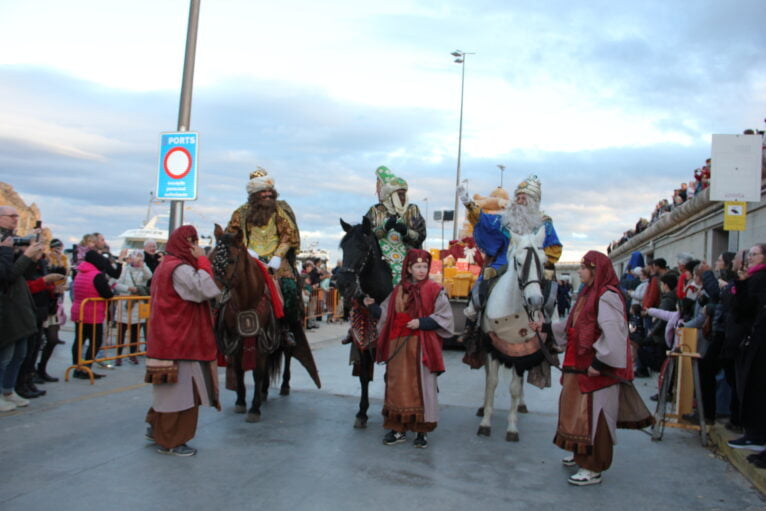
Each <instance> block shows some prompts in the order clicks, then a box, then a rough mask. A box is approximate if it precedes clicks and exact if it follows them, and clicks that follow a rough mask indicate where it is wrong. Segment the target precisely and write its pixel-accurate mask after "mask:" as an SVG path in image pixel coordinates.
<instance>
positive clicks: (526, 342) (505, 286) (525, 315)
mask: <svg viewBox="0 0 766 511" xmlns="http://www.w3.org/2000/svg"><path fill="white" fill-rule="evenodd" d="M544 238H545V229H544V228H540V229H538V230H537V232H535V233H530V234H523V235H521V234H516V233H511V243H510V244H509V246H508V261H509V264H508V269H507V271H506V272H505V273H504V274H503V275H501V276H500V277H499V278H498V280H497V282H496V283H495V285H494V287H493V288H492V290H491V291H490V294H489V298H488V299H487V304H486V306H485V308H484V312H483V314H482V318H481V330H482V336H483V337H484V339H485V340H487V341H488V342H487V344H488V354H487V360H486V363H485V365H484V368H485V371H486V374H485V387H484V406H483V407H482V408H480V409H479V411H478V412H477V415H479V416H482V420H481V424H480V425H479V430H478V432H477V434H478V435H484V436H489V435H490V433H491V426H490V422H491V418H492V410H493V406H494V399H495V388H496V387H497V383H498V371H499V368H500V364H503V365H504V366H506V367H508V368H513V369H514V370H513V371H512V377H511V385H510V392H511V409H510V411H509V412H508V429H507V431H506V435H505V439H506V440H507V441H509V442H518V441H519V431H518V427H517V421H518V413H519V412H522V413H525V412H526V405H524V401H523V399H524V394H523V392H524V387H523V386H524V380H523V374H524V371H525V370H527V369H531V368H533V367H536V366H538V365H539V364H541V363H542V362H543V361H545V360H546V357H545V354H544V352H543V351H542V350H544V349H546V348H545V346H542V345H541V340H540V337H539V336H538V335H537V334H536V333H535V332H534V331H533V330H532V329H531V328H530V327H529V322H530V321H532V320H535V319H537V316H538V315H539V314H540V313H541V311H542V307H543V305H544V298H543V292H542V289H543V265H542V261H543V260H544V257H545V255H544V253H543V250H542V243H543V240H544Z"/></svg>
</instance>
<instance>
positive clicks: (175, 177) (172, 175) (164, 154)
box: [156, 131, 199, 200]
mask: <svg viewBox="0 0 766 511" xmlns="http://www.w3.org/2000/svg"><path fill="white" fill-rule="evenodd" d="M198 141H199V139H198V133H196V132H193V131H181V132H172V133H161V134H160V166H159V171H158V173H157V195H156V197H157V198H158V199H164V200H197V147H198V145H199V144H198Z"/></svg>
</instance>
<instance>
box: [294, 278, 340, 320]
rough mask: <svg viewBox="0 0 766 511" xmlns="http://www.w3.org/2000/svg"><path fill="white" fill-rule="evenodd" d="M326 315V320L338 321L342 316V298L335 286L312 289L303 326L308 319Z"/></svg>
mask: <svg viewBox="0 0 766 511" xmlns="http://www.w3.org/2000/svg"><path fill="white" fill-rule="evenodd" d="M326 316H327V317H328V321H330V322H334V321H340V320H341V319H342V318H343V300H341V298H340V293H339V292H338V290H337V289H335V288H330V289H328V290H325V289H321V288H320V289H312V290H311V294H310V295H309V300H308V305H307V306H306V318H305V319H304V324H303V326H304V328H305V327H306V326H307V325H308V321H309V320H310V319H316V318H321V317H326Z"/></svg>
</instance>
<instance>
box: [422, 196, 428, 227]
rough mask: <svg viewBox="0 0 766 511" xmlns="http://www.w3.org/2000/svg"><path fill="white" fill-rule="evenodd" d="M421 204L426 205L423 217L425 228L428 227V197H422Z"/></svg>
mask: <svg viewBox="0 0 766 511" xmlns="http://www.w3.org/2000/svg"><path fill="white" fill-rule="evenodd" d="M423 202H425V203H426V216H425V217H423V218H425V220H426V227H428V197H423Z"/></svg>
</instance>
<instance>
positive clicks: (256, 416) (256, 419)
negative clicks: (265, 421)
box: [245, 413, 261, 422]
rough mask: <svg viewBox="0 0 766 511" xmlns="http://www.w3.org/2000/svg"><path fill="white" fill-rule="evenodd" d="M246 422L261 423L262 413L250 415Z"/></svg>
mask: <svg viewBox="0 0 766 511" xmlns="http://www.w3.org/2000/svg"><path fill="white" fill-rule="evenodd" d="M245 422H261V414H260V413H248V414H247V417H245Z"/></svg>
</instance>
